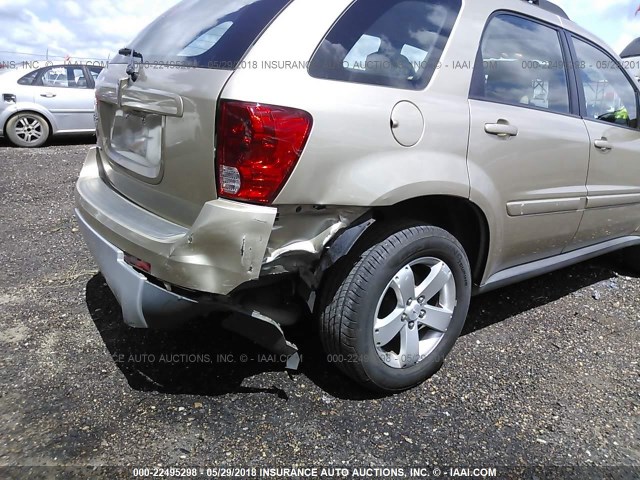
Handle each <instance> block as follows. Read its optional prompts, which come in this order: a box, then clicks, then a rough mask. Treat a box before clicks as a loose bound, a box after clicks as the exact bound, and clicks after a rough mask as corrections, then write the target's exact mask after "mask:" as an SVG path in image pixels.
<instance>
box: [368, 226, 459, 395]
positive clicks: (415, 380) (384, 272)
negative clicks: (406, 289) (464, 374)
mask: <svg viewBox="0 0 640 480" xmlns="http://www.w3.org/2000/svg"><path fill="white" fill-rule="evenodd" d="M438 230H439V229H438ZM405 232H406V233H409V232H411V233H413V234H411V233H409V235H408V236H409V238H410V241H409V242H406V243H405V242H402V243H401V244H400V245H396V246H394V245H393V244H392V243H391V242H390V241H389V239H386V240H384V241H383V242H382V245H383V246H384V248H385V249H386V250H387V251H388V252H389V253H390V255H389V256H388V257H387V258H386V259H385V261H383V264H382V265H381V266H380V267H379V268H377V269H376V270H375V272H374V274H373V275H370V276H369V281H368V284H367V297H368V298H367V301H365V302H364V304H363V308H361V309H359V311H358V312H357V316H358V318H357V322H356V325H357V327H356V337H357V340H356V349H357V351H358V352H359V355H360V356H361V358H360V363H361V365H362V368H363V369H364V371H365V373H366V375H367V377H368V378H369V379H370V381H371V382H372V383H373V384H374V385H375V386H376V387H377V388H381V389H384V390H404V389H406V388H409V387H410V386H413V385H416V384H419V383H421V382H423V381H424V380H425V379H427V378H428V377H430V376H431V375H433V374H434V373H435V372H436V371H437V370H438V369H439V368H440V367H441V366H442V364H443V362H444V358H445V356H446V355H447V354H448V353H449V352H450V351H451V349H452V348H453V345H454V344H455V342H456V340H457V339H458V337H459V335H460V332H461V331H462V328H463V326H464V322H465V320H466V316H467V312H468V308H469V302H470V297H471V278H470V267H469V262H468V260H467V258H466V255H465V254H464V251H463V249H462V247H460V246H459V244H458V243H457V242H456V241H455V239H453V238H451V239H449V238H447V237H446V236H443V235H433V233H432V232H429V231H426V232H424V231H423V232H420V233H414V232H415V231H414V230H405ZM442 232H443V233H446V232H444V231H442ZM376 253H377V251H376V248H375V247H374V248H373V249H372V250H370V251H369V252H367V255H375V254H376ZM424 257H434V258H437V259H439V260H442V261H444V262H445V263H446V264H447V266H448V267H449V268H450V269H451V272H452V274H453V276H454V279H455V285H456V299H457V304H456V307H455V309H454V313H453V317H452V320H451V323H450V326H449V329H448V330H447V332H445V335H444V337H443V338H442V340H441V341H440V343H439V344H438V345H437V346H436V348H435V349H434V350H433V351H432V352H431V353H430V354H429V355H428V356H427V358H425V359H424V360H422V361H420V362H419V363H417V364H416V365H414V366H411V367H408V368H403V369H398V368H393V367H390V366H389V365H387V364H386V363H384V361H383V360H382V359H381V358H380V357H379V354H378V351H377V349H376V347H375V341H374V338H373V330H374V322H375V316H376V309H377V305H378V301H379V299H380V297H381V296H382V294H383V293H384V292H385V290H386V288H387V286H388V285H389V282H390V281H391V280H392V279H393V277H394V275H396V274H397V272H398V271H400V270H401V269H402V268H403V267H404V266H406V265H407V264H409V263H410V262H412V261H414V260H417V259H419V258H424Z"/></svg>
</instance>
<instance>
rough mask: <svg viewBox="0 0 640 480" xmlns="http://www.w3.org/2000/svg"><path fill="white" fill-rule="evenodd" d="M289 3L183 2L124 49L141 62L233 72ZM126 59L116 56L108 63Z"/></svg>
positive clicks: (250, 0) (275, 0) (265, 0)
mask: <svg viewBox="0 0 640 480" xmlns="http://www.w3.org/2000/svg"><path fill="white" fill-rule="evenodd" d="M289 1H290V0H234V1H228V0H184V1H182V2H180V3H179V4H177V5H176V6H174V7H173V8H171V9H170V10H168V11H167V12H166V13H164V14H163V15H162V16H160V17H159V18H158V19H157V20H155V21H154V22H153V23H151V24H150V25H149V26H148V27H147V28H145V29H144V30H143V31H142V33H141V34H140V35H138V37H137V38H136V39H135V40H134V41H133V42H132V43H131V44H130V45H127V47H128V48H132V49H134V50H135V51H136V52H139V53H141V54H142V55H143V61H144V63H145V64H146V63H150V64H160V65H163V64H164V65H176V66H185V67H196V68H214V69H222V70H232V69H234V68H235V67H236V66H237V65H238V63H239V62H240V61H241V60H242V58H243V57H244V55H245V54H246V52H247V50H249V48H250V47H251V45H252V44H253V43H254V42H255V41H256V40H257V39H258V37H259V36H260V34H261V33H262V31H263V30H264V29H265V28H266V27H267V26H268V25H269V24H270V23H271V22H272V21H273V19H274V18H275V17H276V16H277V15H278V14H279V13H280V12H281V11H282V10H283V9H284V8H285V7H286V5H287V4H288V3H289ZM128 60H129V57H127V56H124V55H118V56H116V57H115V58H114V59H113V61H112V62H111V63H126V62H127V61H128ZM136 61H137V62H139V60H138V59H136Z"/></svg>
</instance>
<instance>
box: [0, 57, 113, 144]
mask: <svg viewBox="0 0 640 480" xmlns="http://www.w3.org/2000/svg"><path fill="white" fill-rule="evenodd" d="M101 71H102V67H99V66H95V67H94V66H85V65H53V66H48V67H45V68H40V69H34V70H30V71H29V70H24V69H12V70H7V71H3V72H2V73H1V74H0V135H2V136H5V137H6V138H8V139H9V140H10V141H11V143H13V144H14V145H16V146H18V147H40V146H42V145H44V143H45V142H46V141H47V140H48V139H49V137H51V136H52V135H62V134H94V133H95V119H94V105H95V96H94V88H95V81H96V79H97V78H98V75H99V74H100V72H101Z"/></svg>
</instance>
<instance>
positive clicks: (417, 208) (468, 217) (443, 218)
mask: <svg viewBox="0 0 640 480" xmlns="http://www.w3.org/2000/svg"><path fill="white" fill-rule="evenodd" d="M373 217H374V218H375V219H376V221H382V222H384V221H389V220H398V219H401V218H406V219H410V220H419V221H421V222H425V223H428V224H430V225H434V226H436V227H440V228H442V229H444V230H446V231H447V232H449V233H450V234H451V235H453V236H454V237H456V238H457V239H458V241H459V242H460V244H461V245H462V247H463V248H464V250H465V252H466V253H467V257H468V258H469V263H470V265H471V270H472V273H473V279H474V282H475V283H476V284H479V283H480V281H481V280H482V276H483V275H484V270H485V266H486V263H487V254H488V252H489V225H488V223H487V219H486V217H485V215H484V213H483V212H482V210H480V208H479V207H478V206H477V205H475V204H474V203H472V202H471V201H469V200H468V199H466V198H460V197H451V196H429V197H420V198H414V199H411V200H407V201H404V202H401V203H399V204H396V205H393V206H390V207H378V208H375V209H374V210H373Z"/></svg>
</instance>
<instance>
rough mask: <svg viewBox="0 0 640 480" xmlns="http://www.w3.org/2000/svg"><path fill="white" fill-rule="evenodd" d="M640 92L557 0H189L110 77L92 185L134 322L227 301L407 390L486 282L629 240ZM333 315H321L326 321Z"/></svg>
mask: <svg viewBox="0 0 640 480" xmlns="http://www.w3.org/2000/svg"><path fill="white" fill-rule="evenodd" d="M638 96H639V92H638V84H637V82H636V81H635V80H633V78H632V76H631V75H630V73H629V72H627V71H626V70H625V69H624V68H621V65H620V58H619V57H617V56H616V54H615V53H614V52H613V51H612V50H611V49H610V48H609V47H608V46H606V45H605V44H603V43H602V41H600V40H599V39H598V38H596V37H595V36H593V35H592V34H591V33H589V32H588V31H585V30H584V29H583V28H581V27H580V26H578V25H576V24H575V23H574V22H572V21H571V20H570V19H569V18H568V17H567V16H566V14H565V13H564V12H563V11H562V10H561V9H560V8H558V7H557V6H555V5H554V4H551V3H549V2H547V1H544V0H538V1H535V2H534V1H529V2H528V1H521V0H483V1H471V0H464V1H463V0H386V1H384V2H382V1H378V2H374V1H370V0H355V1H354V0H330V1H324V2H318V1H317V0H292V1H289V0H237V1H234V2H228V1H225V0H185V1H183V2H181V3H179V4H178V5H176V6H175V7H174V8H173V9H172V10H171V11H169V12H168V13H167V14H165V15H163V16H161V17H160V18H159V19H158V20H157V21H156V22H154V23H153V24H151V25H150V26H149V27H148V28H146V29H145V30H144V31H143V32H142V33H141V34H140V35H139V36H138V38H136V39H135V40H134V41H133V42H132V43H131V44H130V45H129V46H128V48H123V49H122V50H121V51H120V52H119V55H117V56H116V57H115V58H114V59H113V61H112V62H111V63H110V65H109V67H108V68H107V69H105V70H104V71H103V72H102V73H101V75H100V78H99V79H98V85H97V88H96V98H97V111H98V144H97V146H96V147H95V148H93V149H91V150H90V152H89V153H88V156H87V159H86V163H85V166H84V168H83V170H82V172H81V174H80V178H79V180H78V183H77V189H76V207H77V210H76V213H77V216H78V220H79V224H80V226H81V229H82V231H83V234H84V236H85V239H86V242H87V244H88V245H89V248H90V250H91V251H92V253H93V255H94V257H95V259H96V262H97V264H98V265H99V266H100V269H101V271H102V273H103V274H104V276H105V278H106V280H107V282H108V284H109V285H110V287H111V289H112V290H113V292H114V294H115V296H116V297H117V299H118V301H119V302H120V304H121V306H122V313H123V318H124V321H125V322H126V323H127V324H129V325H131V326H134V327H139V328H147V327H151V326H155V325H159V324H162V323H164V324H170V325H176V324H178V323H179V322H180V321H182V320H186V319H189V318H191V317H195V316H199V315H202V314H205V313H208V312H211V311H214V310H227V311H234V312H240V313H243V314H245V315H244V316H233V317H229V318H227V319H226V320H225V321H224V323H223V326H224V327H225V328H229V329H231V330H233V331H235V332H237V333H239V334H242V335H245V336H248V337H250V338H252V339H254V340H255V341H256V342H258V343H260V344H261V345H263V346H265V347H267V348H270V349H271V350H274V351H276V352H279V353H281V354H282V355H283V356H285V357H286V358H287V359H288V362H289V364H290V366H292V367H293V366H295V363H296V359H297V356H296V355H297V353H296V347H295V345H293V344H292V343H290V342H289V341H288V340H287V339H286V338H285V336H284V335H283V331H284V328H283V327H286V326H287V325H291V324H292V323H295V322H296V321H309V319H311V318H315V320H314V321H315V322H316V325H317V328H316V329H315V332H316V333H317V335H318V337H319V339H320V340H321V342H322V344H323V346H324V348H325V350H326V352H327V359H328V361H329V363H332V364H335V365H337V366H338V367H339V368H340V369H341V370H342V371H343V372H345V373H346V374H348V375H349V376H350V377H351V378H353V379H354V380H355V381H357V382H359V383H360V384H362V385H364V386H366V387H368V388H372V389H376V390H385V391H395V390H401V389H403V388H407V387H410V386H412V385H415V384H417V383H419V382H421V381H423V380H424V379H425V378H427V377H428V376H429V375H431V374H433V373H434V372H435V371H437V369H438V368H439V367H440V365H441V364H442V363H443V361H444V358H445V356H446V355H447V354H448V353H449V351H450V350H451V349H452V348H453V346H454V344H455V342H456V339H457V337H458V335H459V334H460V332H461V331H462V328H463V326H464V322H465V319H466V316H467V311H468V307H469V304H470V301H471V296H472V294H476V293H482V292H485V291H488V290H491V289H494V288H498V287H500V286H503V285H507V284H509V283H513V282H516V281H519V280H523V279H526V278H530V277H532V276H534V275H538V274H542V273H545V272H549V271H551V270H554V269H558V268H561V267H563V266H566V265H569V264H572V263H575V262H578V261H580V260H584V259H586V258H591V257H593V256H595V255H599V254H603V253H606V252H610V251H613V250H619V249H623V248H627V247H630V248H628V249H627V250H626V251H625V253H626V259H627V262H628V264H629V265H632V266H634V265H635V267H636V268H638V267H640V254H639V251H638V247H637V246H638V245H640V161H639V160H638V159H639V158H640V130H639V128H638ZM311 313H313V316H312V315H311Z"/></svg>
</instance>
